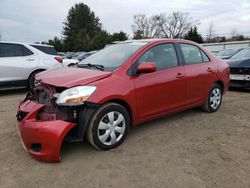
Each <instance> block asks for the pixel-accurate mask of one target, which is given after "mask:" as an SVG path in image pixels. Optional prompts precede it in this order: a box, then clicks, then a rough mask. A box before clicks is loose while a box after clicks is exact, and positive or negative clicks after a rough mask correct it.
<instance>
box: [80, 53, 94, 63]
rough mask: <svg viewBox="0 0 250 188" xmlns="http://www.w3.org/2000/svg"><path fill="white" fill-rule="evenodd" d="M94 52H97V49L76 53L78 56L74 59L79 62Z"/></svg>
mask: <svg viewBox="0 0 250 188" xmlns="http://www.w3.org/2000/svg"><path fill="white" fill-rule="evenodd" d="M96 52H97V51H90V52H86V53H82V54H80V55H78V56H77V57H76V59H77V60H78V61H79V62H80V61H82V60H84V59H86V58H87V57H89V56H91V55H93V54H94V53H96Z"/></svg>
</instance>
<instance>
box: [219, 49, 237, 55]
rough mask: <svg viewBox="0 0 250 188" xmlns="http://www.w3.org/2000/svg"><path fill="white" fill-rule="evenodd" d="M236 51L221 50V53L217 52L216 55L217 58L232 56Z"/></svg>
mask: <svg viewBox="0 0 250 188" xmlns="http://www.w3.org/2000/svg"><path fill="white" fill-rule="evenodd" d="M237 51H238V49H226V50H222V51H220V52H218V53H217V54H216V55H217V56H232V55H234V54H235V53H236V52H237Z"/></svg>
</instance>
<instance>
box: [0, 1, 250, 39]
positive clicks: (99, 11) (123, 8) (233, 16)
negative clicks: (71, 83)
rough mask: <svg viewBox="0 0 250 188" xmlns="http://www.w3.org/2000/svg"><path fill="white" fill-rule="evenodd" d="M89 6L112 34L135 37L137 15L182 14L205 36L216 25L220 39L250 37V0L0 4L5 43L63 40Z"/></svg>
mask: <svg viewBox="0 0 250 188" xmlns="http://www.w3.org/2000/svg"><path fill="white" fill-rule="evenodd" d="M78 2H83V3H85V4H87V5H88V6H89V7H90V8H91V10H92V11H94V12H95V14H96V16H98V17H99V18H100V22H101V23H102V25H103V28H104V29H106V30H107V31H108V32H110V33H113V32H119V31H121V30H122V31H125V32H126V33H128V34H129V35H130V37H132V29H131V25H132V24H133V15H135V14H146V15H147V16H152V15H154V14H159V13H166V14H167V15H168V14H170V13H172V12H175V11H181V12H185V13H189V14H190V16H191V17H192V18H193V19H194V20H199V23H200V25H199V32H200V33H201V34H202V35H203V36H205V35H207V34H208V28H209V25H210V23H211V22H213V26H214V31H215V33H216V34H218V35H230V33H232V31H233V30H236V31H237V32H238V33H239V34H245V35H249V36H250V11H249V10H250V0H175V1H173V0H172V1H171V0H0V35H1V39H2V40H5V41H20V42H41V41H47V40H48V39H51V38H54V36H59V37H61V33H62V27H63V22H64V20H65V18H66V16H67V13H68V10H69V9H70V7H72V6H73V5H74V4H75V3H78Z"/></svg>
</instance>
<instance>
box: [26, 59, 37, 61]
mask: <svg viewBox="0 0 250 188" xmlns="http://www.w3.org/2000/svg"><path fill="white" fill-rule="evenodd" d="M26 61H35V59H32V58H29V59H26Z"/></svg>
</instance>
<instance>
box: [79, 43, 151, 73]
mask: <svg viewBox="0 0 250 188" xmlns="http://www.w3.org/2000/svg"><path fill="white" fill-rule="evenodd" d="M145 44H146V43H145V42H129V43H120V44H113V45H111V46H109V47H106V48H104V49H102V50H100V51H98V52H97V53H95V54H93V55H91V56H89V57H88V58H86V59H84V60H82V61H81V62H80V63H79V65H80V66H81V65H82V64H95V65H101V66H103V68H104V70H107V71H113V70H115V69H117V68H118V67H119V66H120V65H122V64H123V63H124V62H125V61H126V60H127V59H128V58H129V57H130V56H131V55H132V54H133V53H135V52H136V51H137V50H138V49H140V48H141V47H142V46H144V45H145Z"/></svg>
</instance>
